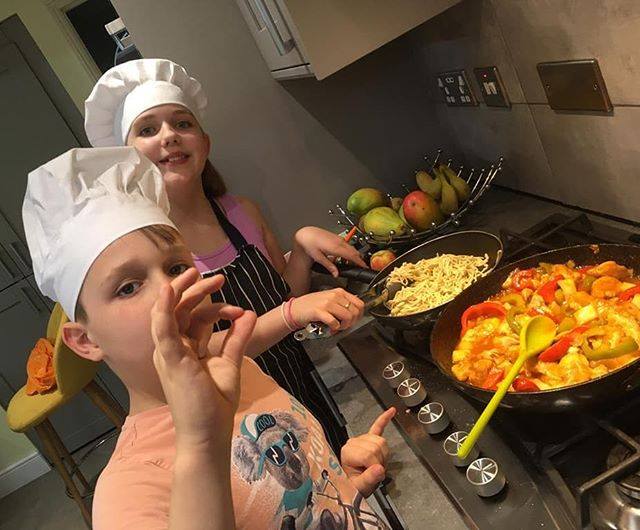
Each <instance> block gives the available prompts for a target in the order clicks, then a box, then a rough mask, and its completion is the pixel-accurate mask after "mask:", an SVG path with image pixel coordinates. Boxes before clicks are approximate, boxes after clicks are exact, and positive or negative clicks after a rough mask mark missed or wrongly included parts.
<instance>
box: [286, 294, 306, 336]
mask: <svg viewBox="0 0 640 530" xmlns="http://www.w3.org/2000/svg"><path fill="white" fill-rule="evenodd" d="M295 299H296V297H295V296H292V297H291V298H289V300H287V307H286V310H287V317H288V318H289V322H291V323H292V324H293V326H294V327H295V328H296V329H302V328H303V327H304V326H302V325H300V323H299V322H298V321H297V320H296V319H295V318H294V317H293V311H292V310H291V306H292V305H293V301H294V300H295Z"/></svg>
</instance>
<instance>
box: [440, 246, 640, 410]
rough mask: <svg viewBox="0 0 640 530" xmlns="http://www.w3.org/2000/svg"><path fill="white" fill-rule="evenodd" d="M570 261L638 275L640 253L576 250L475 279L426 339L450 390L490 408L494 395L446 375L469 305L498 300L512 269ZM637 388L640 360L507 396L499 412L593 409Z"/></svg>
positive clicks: (553, 253) (554, 252)
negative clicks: (611, 265) (612, 263)
mask: <svg viewBox="0 0 640 530" xmlns="http://www.w3.org/2000/svg"><path fill="white" fill-rule="evenodd" d="M569 260H573V261H574V262H575V264H576V265H577V266H582V265H594V264H597V263H601V262H603V261H608V260H613V261H615V262H617V263H619V264H620V265H624V266H625V267H629V268H631V269H633V270H634V272H635V273H636V274H637V273H638V272H640V247H639V246H636V245H614V244H606V245H604V244H603V245H581V246H576V247H568V248H562V249H558V250H552V251H550V252H545V253H543V254H537V255H535V256H531V257H528V258H525V259H522V260H520V261H517V262H515V263H512V264H510V265H507V266H506V267H503V268H501V269H499V270H495V271H493V272H491V273H490V274H488V275H487V276H485V277H484V278H480V279H479V280H478V281H477V282H475V283H474V284H473V285H471V286H470V287H469V288H468V289H466V290H464V291H463V292H462V293H460V295H458V296H457V297H456V298H455V300H453V301H452V302H451V303H449V304H448V305H447V307H446V308H445V309H444V311H443V312H442V314H441V315H440V318H439V319H438V321H437V322H436V325H435V326H434V328H433V332H432V334H431V347H430V349H431V356H432V358H433V360H434V361H435V363H436V364H437V366H438V367H439V368H440V370H441V371H442V372H443V373H444V374H445V375H446V376H447V377H448V378H449V380H450V381H451V383H452V384H454V385H455V386H456V387H458V388H459V389H460V390H461V391H462V392H464V393H465V394H467V395H469V396H471V397H473V398H475V399H477V400H479V401H482V402H485V403H487V402H489V400H490V399H491V397H492V396H493V392H491V391H489V390H484V389H482V388H478V387H475V386H473V385H470V384H468V383H465V382H461V381H458V380H457V379H456V377H455V376H454V375H453V373H452V371H451V366H452V360H451V354H452V352H453V350H454V349H455V346H456V345H457V343H458V341H459V339H460V331H461V325H460V318H461V317H462V313H463V312H464V311H465V310H466V309H467V308H468V307H469V306H472V305H474V304H478V303H480V302H483V301H484V300H486V299H487V298H489V297H491V296H493V295H495V294H497V293H498V292H499V291H500V290H501V288H502V284H503V283H504V281H505V280H506V279H507V277H508V276H509V274H510V273H511V271H513V270H514V269H516V268H518V269H528V268H531V267H537V266H538V264H539V263H540V262H545V263H566V262H567V261H569ZM638 386H640V359H636V360H634V361H633V362H631V363H629V364H627V365H625V366H622V367H621V368H618V369H617V370H614V371H612V372H609V373H608V374H605V375H603V376H601V377H598V378H595V379H591V380H589V381H585V382H584V383H579V384H575V385H571V386H566V387H562V388H556V389H551V390H541V391H538V392H509V393H507V395H506V396H505V397H504V399H503V400H502V403H501V404H500V406H501V407H506V408H509V409H523V410H530V411H536V412H563V411H566V410H570V409H573V408H577V407H584V406H590V405H598V404H601V403H603V402H604V401H607V400H612V399H615V398H619V397H621V396H622V395H623V394H625V393H626V392H630V391H633V390H635V389H636V388H638Z"/></svg>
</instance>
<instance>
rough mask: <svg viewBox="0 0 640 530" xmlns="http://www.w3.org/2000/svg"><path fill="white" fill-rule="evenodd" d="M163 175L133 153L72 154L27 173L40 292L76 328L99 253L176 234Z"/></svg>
mask: <svg viewBox="0 0 640 530" xmlns="http://www.w3.org/2000/svg"><path fill="white" fill-rule="evenodd" d="M168 214H169V200H168V198H167V194H166V192H165V189H164V183H163V180H162V175H161V173H160V171H159V170H158V168H157V167H156V166H155V165H154V164H153V163H151V161H150V160H148V159H147V158H146V157H145V156H143V155H142V154H141V153H139V152H138V151H137V150H136V149H135V148H133V147H110V148H98V149H71V150H70V151H67V152H66V153H64V154H63V155H60V156H59V157H57V158H54V159H53V160H51V161H50V162H47V163H46V164H44V165H43V166H40V167H39V168H38V169H36V170H34V171H32V172H31V173H29V179H28V183H27V192H26V195H25V198H24V202H23V205H22V219H23V223H24V229H25V234H26V236H27V243H28V245H29V251H30V253H31V258H32V261H33V271H34V276H35V279H36V282H37V284H38V287H39V288H40V290H41V291H42V293H43V294H44V295H46V296H48V297H49V298H51V299H53V300H56V301H57V302H60V305H61V306H62V308H63V309H64V312H65V313H66V314H67V316H68V317H69V318H70V319H71V320H73V319H74V315H75V311H76V303H77V300H78V297H79V296H80V289H81V288H82V284H83V282H84V279H85V276H86V275H87V273H88V271H89V268H90V267H91V265H92V263H93V262H94V261H95V260H96V258H97V257H98V256H99V255H100V253H101V252H102V251H103V250H104V249H105V248H107V247H108V246H109V245H110V244H111V243H113V242H114V241H116V240H117V239H119V238H120V237H122V236H124V235H126V234H128V233H130V232H132V231H134V230H137V229H139V228H143V227H145V226H151V225H158V224H159V225H167V226H171V227H173V228H175V225H174V224H173V223H172V222H171V220H170V219H169V217H168Z"/></svg>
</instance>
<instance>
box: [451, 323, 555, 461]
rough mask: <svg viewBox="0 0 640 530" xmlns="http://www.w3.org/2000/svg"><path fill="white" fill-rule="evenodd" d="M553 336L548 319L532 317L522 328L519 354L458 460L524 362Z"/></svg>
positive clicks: (474, 428)
mask: <svg viewBox="0 0 640 530" xmlns="http://www.w3.org/2000/svg"><path fill="white" fill-rule="evenodd" d="M555 336H556V325H555V323H554V322H553V320H551V319H550V318H549V317H544V316H539V317H533V318H532V319H531V320H529V322H527V323H526V324H525V325H524V326H523V327H522V331H520V354H519V355H518V358H517V359H516V362H514V363H513V366H512V367H511V370H509V373H508V374H507V376H506V377H505V378H504V379H503V380H502V382H501V383H500V385H499V386H498V390H496V393H495V394H494V395H493V397H492V398H491V401H489V403H487V406H486V407H485V409H484V411H483V412H482V414H481V415H480V417H479V418H478V421H476V423H475V425H474V426H473V429H471V432H470V433H469V436H467V439H466V440H465V441H464V443H463V444H462V445H461V446H460V449H458V458H462V459H464V458H466V457H467V455H468V454H469V453H470V452H471V449H472V448H473V446H474V445H475V443H476V441H477V440H478V438H479V437H480V435H481V434H482V431H483V430H484V428H485V427H486V426H487V423H489V420H490V419H491V416H493V413H494V412H495V411H496V409H497V408H498V405H499V404H500V402H501V401H502V398H503V397H504V396H505V394H506V393H507V390H508V389H509V387H510V386H511V383H513V380H514V379H515V378H516V377H517V375H518V373H520V369H521V368H522V366H523V365H524V362H525V361H526V360H527V359H530V358H531V357H535V356H536V355H538V354H539V353H541V352H542V351H544V350H546V349H547V348H548V347H549V345H550V344H551V342H552V341H553V338H554V337H555Z"/></svg>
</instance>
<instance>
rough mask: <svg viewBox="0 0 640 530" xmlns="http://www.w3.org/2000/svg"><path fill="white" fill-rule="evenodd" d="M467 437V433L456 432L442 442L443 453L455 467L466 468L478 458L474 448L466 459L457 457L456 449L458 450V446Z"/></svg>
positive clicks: (476, 450)
mask: <svg viewBox="0 0 640 530" xmlns="http://www.w3.org/2000/svg"><path fill="white" fill-rule="evenodd" d="M467 436H469V433H468V432H465V431H456V432H454V433H451V434H450V435H449V436H447V439H446V440H445V441H444V444H443V446H444V452H445V453H447V454H448V455H449V456H450V457H451V460H452V461H453V464H454V465H455V466H456V467H466V466H468V465H469V464H470V463H471V462H473V461H474V460H475V459H476V458H478V455H479V454H480V453H479V452H478V449H477V448H476V447H475V446H474V447H473V449H471V452H470V453H469V454H468V455H467V458H459V457H458V449H460V446H461V445H462V444H463V443H464V441H465V440H466V439H467Z"/></svg>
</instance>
